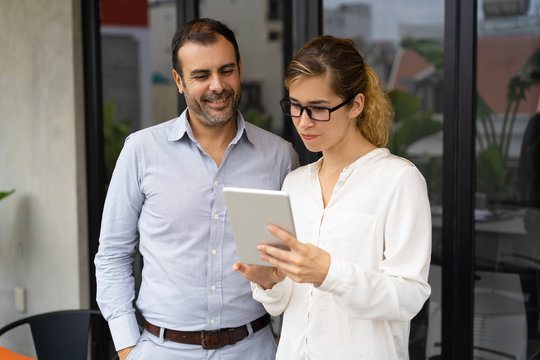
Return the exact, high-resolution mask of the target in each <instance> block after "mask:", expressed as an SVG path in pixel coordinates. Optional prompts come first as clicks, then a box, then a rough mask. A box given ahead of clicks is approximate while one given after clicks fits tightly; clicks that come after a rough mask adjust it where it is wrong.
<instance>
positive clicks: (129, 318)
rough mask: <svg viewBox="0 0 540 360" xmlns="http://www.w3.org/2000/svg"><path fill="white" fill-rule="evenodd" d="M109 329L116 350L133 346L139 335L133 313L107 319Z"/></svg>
mask: <svg viewBox="0 0 540 360" xmlns="http://www.w3.org/2000/svg"><path fill="white" fill-rule="evenodd" d="M109 329H110V330H111V336H112V338H113V341H114V347H115V349H116V351H119V350H122V349H125V348H127V347H130V346H135V345H136V344H137V342H138V341H139V338H140V337H141V332H140V330H139V324H138V323H137V318H136V317H135V314H134V313H130V314H127V315H122V316H119V317H117V318H114V319H111V320H109Z"/></svg>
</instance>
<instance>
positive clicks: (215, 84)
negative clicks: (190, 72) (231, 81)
mask: <svg viewBox="0 0 540 360" xmlns="http://www.w3.org/2000/svg"><path fill="white" fill-rule="evenodd" d="M210 90H212V91H215V92H221V91H222V90H223V79H221V76H219V75H214V76H212V78H211V79H210Z"/></svg>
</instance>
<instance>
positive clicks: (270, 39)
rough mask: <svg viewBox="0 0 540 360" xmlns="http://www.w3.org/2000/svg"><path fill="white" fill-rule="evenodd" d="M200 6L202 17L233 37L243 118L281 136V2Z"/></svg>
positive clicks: (210, 0) (205, 2) (226, 1)
mask: <svg viewBox="0 0 540 360" xmlns="http://www.w3.org/2000/svg"><path fill="white" fill-rule="evenodd" d="M199 4H200V17H201V18H204V17H209V18H213V19H217V20H219V21H221V22H223V23H224V24H226V25H227V26H229V27H230V28H231V29H232V30H233V31H234V33H235V35H236V41H237V42H238V47H239V49H240V57H241V59H242V99H241V102H240V106H239V107H240V111H241V112H242V114H243V115H244V118H245V119H246V120H247V121H249V122H252V123H254V124H256V125H259V126H260V127H262V128H265V129H267V130H271V131H273V132H275V133H281V131H282V129H283V116H282V114H281V109H280V107H279V100H280V99H281V98H282V97H283V71H284V70H283V36H282V35H283V14H282V12H283V1H252V0H200V1H199ZM246 14H249V16H246Z"/></svg>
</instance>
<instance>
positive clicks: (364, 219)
mask: <svg viewBox="0 0 540 360" xmlns="http://www.w3.org/2000/svg"><path fill="white" fill-rule="evenodd" d="M376 223H377V218H376V217H375V216H373V215H370V214H364V213H358V212H341V213H339V214H329V215H328V214H327V216H326V217H325V219H324V221H323V224H322V228H321V240H320V246H321V247H322V248H323V249H324V250H326V251H328V252H329V253H330V254H331V255H332V256H336V257H337V258H339V259H342V260H345V261H348V262H352V263H357V264H360V265H361V266H362V268H365V269H373V268H374V266H375V264H374V262H375V261H374V260H375V259H377V258H378V254H377V253H378V252H380V251H381V250H380V249H381V248H382V244H377V243H376V240H375V228H376Z"/></svg>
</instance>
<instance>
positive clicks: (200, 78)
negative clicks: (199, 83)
mask: <svg viewBox="0 0 540 360" xmlns="http://www.w3.org/2000/svg"><path fill="white" fill-rule="evenodd" d="M207 77H208V76H207V75H197V76H195V77H194V79H195V80H204V79H206V78H207Z"/></svg>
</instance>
